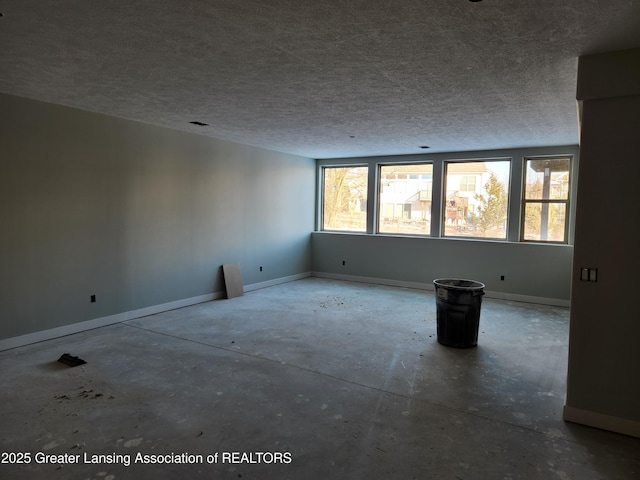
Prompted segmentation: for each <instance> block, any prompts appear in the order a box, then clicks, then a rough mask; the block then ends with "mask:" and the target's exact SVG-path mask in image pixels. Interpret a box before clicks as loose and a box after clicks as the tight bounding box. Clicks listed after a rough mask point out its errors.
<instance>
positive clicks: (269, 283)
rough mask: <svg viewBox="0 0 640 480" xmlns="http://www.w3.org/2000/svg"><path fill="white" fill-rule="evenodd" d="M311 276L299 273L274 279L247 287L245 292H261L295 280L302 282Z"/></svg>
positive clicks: (306, 273) (308, 273)
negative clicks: (262, 289) (263, 289)
mask: <svg viewBox="0 0 640 480" xmlns="http://www.w3.org/2000/svg"><path fill="white" fill-rule="evenodd" d="M310 276H311V272H304V273H297V274H295V275H289V276H287V277H280V278H274V279H273V280H267V281H265V282H258V283H252V284H251V285H245V286H244V287H243V288H244V291H245V292H251V291H253V290H259V289H261V288H267V287H273V286H274V285H280V284H281V283H288V282H293V281H295V280H301V279H303V278H307V277H310Z"/></svg>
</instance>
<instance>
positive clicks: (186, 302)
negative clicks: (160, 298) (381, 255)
mask: <svg viewBox="0 0 640 480" xmlns="http://www.w3.org/2000/svg"><path fill="white" fill-rule="evenodd" d="M310 276H311V272H304V273H298V274H296V275H289V276H287V277H280V278H275V279H273V280H267V281H265V282H259V283H252V284H250V285H245V286H244V287H243V289H244V291H245V292H251V291H253V290H258V289H260V288H266V287H271V286H273V285H279V284H281V283H288V282H292V281H294V280H300V279H302V278H307V277H310ZM222 298H226V294H225V293H224V292H215V293H209V294H206V295H200V296H197V297H191V298H184V299H182V300H176V301H174V302H168V303H162V304H160V305H152V306H150V307H145V308H140V309H137V310H131V311H129V312H122V313H116V314H115V315H108V316H106V317H100V318H94V319H92V320H86V321H84V322H78V323H72V324H70V325H63V326H61V327H56V328H51V329H49V330H42V331H40V332H34V333H28V334H26V335H20V336H18V337H12V338H6V339H3V340H0V352H1V351H3V350H9V349H10V348H16V347H22V346H24V345H29V344H31V343H38V342H43V341H45V340H51V339H53V338H58V337H64V336H66V335H72V334H74V333H80V332H84V331H86V330H91V329H94V328H100V327H106V326H107V325H113V324H115V323H121V322H126V321H127V320H133V319H134V318H140V317H146V316H148V315H154V314H156V313H162V312H167V311H169V310H175V309H176V308H182V307H188V306H191V305H196V304H198V303H204V302H210V301H211V300H218V299H222Z"/></svg>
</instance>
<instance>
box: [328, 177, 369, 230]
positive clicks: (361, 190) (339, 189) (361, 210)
mask: <svg viewBox="0 0 640 480" xmlns="http://www.w3.org/2000/svg"><path fill="white" fill-rule="evenodd" d="M367 177H368V168H367V167H355V166H349V167H324V168H323V169H322V185H323V197H322V229H323V230H337V231H351V232H365V231H366V229H367Z"/></svg>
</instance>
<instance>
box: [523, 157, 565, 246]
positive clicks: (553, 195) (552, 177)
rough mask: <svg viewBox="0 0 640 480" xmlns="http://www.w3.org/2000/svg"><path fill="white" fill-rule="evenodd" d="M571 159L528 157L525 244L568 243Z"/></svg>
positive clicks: (524, 190) (525, 191)
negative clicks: (528, 242)
mask: <svg viewBox="0 0 640 480" xmlns="http://www.w3.org/2000/svg"><path fill="white" fill-rule="evenodd" d="M570 172H571V158H569V157H561V158H526V159H525V184H524V188H523V199H522V217H523V222H522V232H521V235H520V238H521V240H523V241H534V242H562V243H567V233H568V229H567V222H568V220H569V215H568V212H569V180H570Z"/></svg>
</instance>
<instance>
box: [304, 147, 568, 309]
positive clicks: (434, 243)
mask: <svg viewBox="0 0 640 480" xmlns="http://www.w3.org/2000/svg"><path fill="white" fill-rule="evenodd" d="M549 155H572V156H573V159H574V161H573V166H572V175H573V177H572V178H574V179H575V176H576V174H577V171H578V164H579V149H578V147H577V146H576V145H564V146H557V147H544V148H520V149H505V150H493V151H475V152H473V151H472V152H452V153H435V154H428V155H415V156H402V157H367V158H347V159H333V160H320V161H318V164H319V165H343V164H366V165H368V166H369V173H370V177H369V194H368V197H369V199H371V198H373V196H374V195H375V189H376V181H375V172H376V170H377V168H376V166H377V164H379V163H389V162H407V161H431V162H433V168H434V186H433V196H434V207H433V210H432V216H431V218H432V223H433V222H437V221H438V219H439V218H440V215H439V213H438V212H439V211H440V203H441V202H440V201H439V198H440V197H441V191H442V185H439V184H438V183H437V181H436V180H437V177H436V175H435V172H442V171H443V163H444V162H445V161H446V160H460V159H495V158H501V159H511V160H512V168H511V182H510V192H509V193H510V198H511V199H512V201H511V202H510V205H509V214H510V220H511V221H510V222H509V227H508V232H507V239H508V241H505V242H497V241H483V240H464V239H453V238H434V237H423V238H416V237H394V236H390V235H364V234H361V235H357V234H355V235H354V234H344V233H330V232H317V233H314V235H313V270H314V272H315V273H316V274H318V275H324V276H331V277H335V278H344V279H354V280H366V279H376V281H379V282H380V283H385V281H386V283H391V284H398V285H407V286H413V287H417V288H431V285H432V281H433V279H435V278H441V277H458V278H460V277H462V278H471V279H474V280H479V281H481V282H483V283H485V285H486V287H487V288H486V291H487V294H488V295H489V296H493V297H496V298H507V299H513V300H522V301H532V302H540V303H547V304H552V305H561V306H569V299H570V295H571V262H572V257H573V246H572V245H558V244H555V245H554V244H532V243H519V242H518V240H519V235H520V223H519V218H520V213H521V212H520V202H519V200H518V199H519V198H521V195H522V184H523V181H522V166H523V159H524V158H525V157H535V156H549ZM318 180H319V179H318ZM576 190H577V188H576V182H575V181H572V193H571V201H572V204H573V201H574V200H575V196H576ZM514 200H515V201H514ZM367 209H368V216H369V218H370V219H372V218H374V217H375V202H373V201H369V202H368V205H367ZM572 210H573V209H572ZM316 214H317V216H318V217H319V214H320V212H316ZM573 216H574V215H573V211H572V212H571V217H570V222H569V223H570V227H569V239H570V242H571V241H572V240H573ZM432 227H433V226H432ZM373 228H374V227H373V222H372V221H370V222H369V226H368V230H369V232H372V231H373ZM435 230H438V225H435ZM343 260H344V261H345V262H346V264H345V265H344V266H343V265H342V261H343ZM501 276H504V280H500V278H501Z"/></svg>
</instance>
